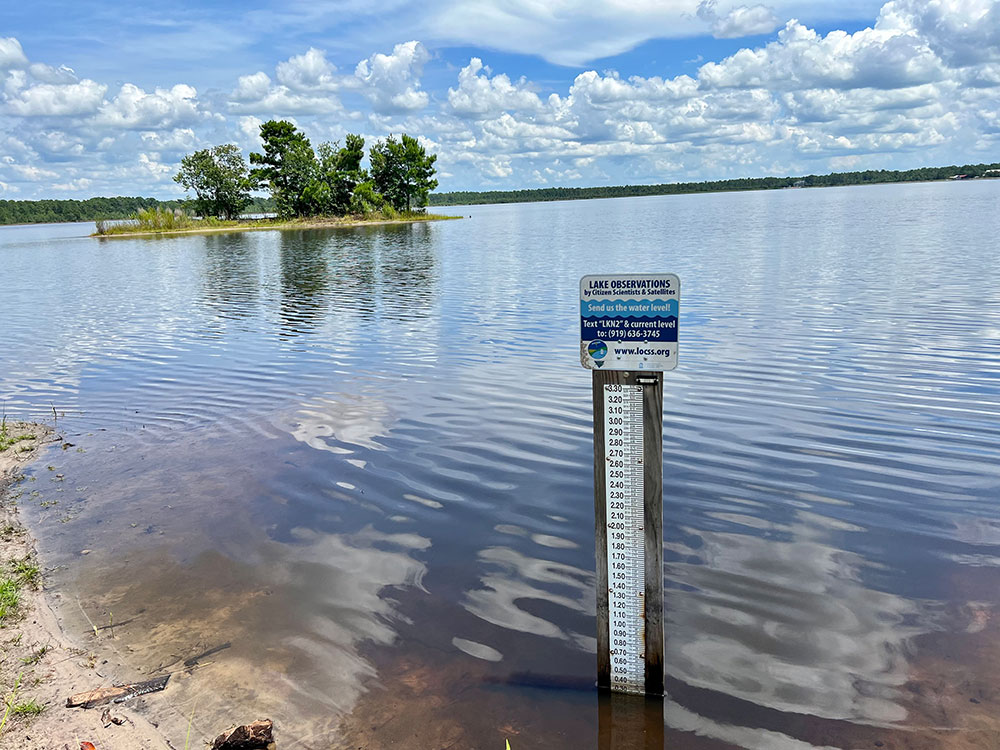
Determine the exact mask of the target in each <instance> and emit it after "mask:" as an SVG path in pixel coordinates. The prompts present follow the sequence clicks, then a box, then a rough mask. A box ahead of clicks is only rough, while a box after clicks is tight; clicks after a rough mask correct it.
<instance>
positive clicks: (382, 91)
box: [354, 41, 430, 113]
mask: <svg viewBox="0 0 1000 750" xmlns="http://www.w3.org/2000/svg"><path fill="white" fill-rule="evenodd" d="M429 59H430V55H429V54H428V52H427V48H426V47H424V45H422V44H421V43H420V42H416V41H411V42H404V43H402V44H397V45H396V46H395V47H394V48H393V50H392V53H391V54H388V55H385V54H382V53H381V52H378V53H376V54H374V55H372V56H371V57H369V58H368V59H367V60H362V61H361V62H359V63H358V65H357V67H356V68H355V69H354V77H355V79H356V80H357V83H356V85H357V87H358V88H359V89H360V91H361V92H362V93H363V94H364V95H365V96H366V97H367V98H368V100H369V102H371V105H372V109H374V110H375V111H376V112H379V113H394V112H412V111H415V110H418V109H423V108H424V107H426V106H427V103H428V96H427V92H426V91H421V90H420V74H421V72H422V71H423V66H424V63H426V62H427V61H428V60H429Z"/></svg>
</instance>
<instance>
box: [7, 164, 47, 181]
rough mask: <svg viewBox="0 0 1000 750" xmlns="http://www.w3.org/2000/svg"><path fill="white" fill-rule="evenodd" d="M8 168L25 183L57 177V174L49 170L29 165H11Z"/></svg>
mask: <svg viewBox="0 0 1000 750" xmlns="http://www.w3.org/2000/svg"><path fill="white" fill-rule="evenodd" d="M8 168H9V169H10V170H11V171H12V172H13V173H14V174H16V175H17V176H18V177H19V178H20V179H22V180H25V181H26V182H39V181H40V180H47V179H52V178H53V177H58V173H57V172H53V171H52V170H51V169H43V168H41V167H36V166H34V165H30V164H11V165H10V166H9V167H8Z"/></svg>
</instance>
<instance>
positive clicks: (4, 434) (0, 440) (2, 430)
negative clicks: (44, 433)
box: [0, 417, 35, 452]
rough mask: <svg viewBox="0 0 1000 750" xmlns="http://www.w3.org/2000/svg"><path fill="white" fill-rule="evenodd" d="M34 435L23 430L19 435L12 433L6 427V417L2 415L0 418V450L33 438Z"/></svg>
mask: <svg viewBox="0 0 1000 750" xmlns="http://www.w3.org/2000/svg"><path fill="white" fill-rule="evenodd" d="M34 439H35V436H34V435H33V434H31V433H30V432H25V433H22V434H20V435H15V434H13V433H12V432H11V431H10V430H9V429H8V428H7V418H6V417H4V418H3V419H2V420H0V452H2V451H5V450H7V449H8V448H10V447H11V446H12V445H15V444H17V443H20V442H22V441H24V440H34Z"/></svg>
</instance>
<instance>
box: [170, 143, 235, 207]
mask: <svg viewBox="0 0 1000 750" xmlns="http://www.w3.org/2000/svg"><path fill="white" fill-rule="evenodd" d="M174 181H175V182H178V183H180V184H181V185H182V186H183V187H184V188H185V189H186V190H193V191H194V194H195V199H194V205H195V208H196V210H197V211H198V212H199V213H200V214H201V215H202V216H221V217H223V218H225V219H235V218H237V217H238V216H239V215H240V212H241V211H242V210H243V209H244V208H246V207H247V205H249V203H250V190H251V189H252V188H253V182H252V180H251V179H250V175H249V168H248V167H247V163H246V160H244V158H243V154H241V153H240V150H239V148H237V147H236V146H235V145H233V144H231V143H227V144H225V145H223V146H214V147H212V148H206V149H202V150H201V151H195V152H194V153H193V154H188V155H187V156H185V157H184V158H183V159H181V168H180V171H179V172H178V173H177V174H176V175H174Z"/></svg>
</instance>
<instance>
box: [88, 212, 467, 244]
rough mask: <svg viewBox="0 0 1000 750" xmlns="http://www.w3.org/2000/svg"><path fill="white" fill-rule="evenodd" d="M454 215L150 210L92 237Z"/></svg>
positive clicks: (106, 225)
mask: <svg viewBox="0 0 1000 750" xmlns="http://www.w3.org/2000/svg"><path fill="white" fill-rule="evenodd" d="M456 218H460V217H457V216H444V215H439V214H428V213H425V212H423V211H397V210H395V209H394V208H393V207H392V206H389V205H386V206H383V207H382V208H380V209H378V210H368V211H365V212H364V213H363V214H348V215H347V216H307V217H301V218H293V219H278V218H267V219H233V220H224V219H217V218H215V217H206V218H200V219H196V218H193V217H191V216H188V215H187V214H185V213H184V212H182V211H180V210H175V211H168V210H166V209H158V208H150V209H144V210H142V211H138V212H136V213H134V214H132V216H130V217H129V218H128V219H124V220H101V221H97V222H96V225H97V231H96V232H94V235H95V236H98V237H107V236H112V235H116V234H160V233H170V232H178V233H180V232H197V231H201V230H214V229H228V228H232V229H284V228H289V229H294V228H301V229H307V228H309V227H323V226H337V225H338V224H345V225H350V224H357V223H361V222H372V223H377V222H383V221H434V220H437V219H456Z"/></svg>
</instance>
